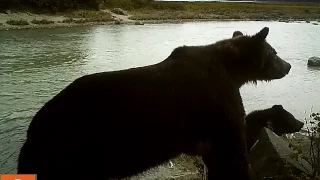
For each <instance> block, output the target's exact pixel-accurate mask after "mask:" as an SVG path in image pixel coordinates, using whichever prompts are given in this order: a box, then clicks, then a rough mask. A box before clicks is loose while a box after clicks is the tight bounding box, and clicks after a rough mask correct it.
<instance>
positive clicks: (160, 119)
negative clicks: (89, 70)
mask: <svg viewBox="0 0 320 180" xmlns="http://www.w3.org/2000/svg"><path fill="white" fill-rule="evenodd" d="M268 33H269V28H267V27H265V28H263V29H262V30H261V31H260V32H258V33H256V34H255V35H252V36H243V35H240V36H236V37H234V38H229V39H224V40H221V41H218V42H216V43H213V44H210V45H204V46H181V47H178V48H176V49H174V50H173V51H172V53H171V54H170V55H169V56H168V57H167V58H166V59H165V60H163V61H162V62H160V63H157V64H153V65H149V66H144V67H138V68H131V69H126V70H119V71H112V72H102V73H96V74H91V75H85V76H83V77H80V78H78V79H76V80H75V81H74V82H72V83H71V84H70V85H68V86H67V87H66V88H65V89H63V90H62V91H61V92H60V93H58V94H57V95H56V96H55V97H53V98H52V99H51V100H49V101H48V102H47V103H46V104H45V105H44V106H43V107H42V108H41V109H40V110H39V111H38V112H37V113H36V115H35V116H34V118H33V120H32V121H31V123H30V125H29V129H28V131H27V139H26V142H25V143H24V144H23V146H22V148H21V150H20V155H19V159H18V173H19V174H22V173H34V174H37V175H38V179H39V180H45V179H70V178H71V179H88V178H90V179H108V178H125V177H129V176H132V175H134V174H137V173H139V172H142V171H144V170H146V169H148V168H149V167H153V166H156V165H159V164H161V163H163V162H165V161H167V160H169V159H171V158H173V157H176V156H177V155H179V154H181V153H186V154H190V155H200V156H202V158H203V161H204V162H205V164H206V166H207V168H208V179H209V180H213V179H215V180H221V179H224V180H234V179H243V180H249V179H250V177H249V173H248V163H247V159H246V154H247V149H246V141H245V128H244V127H245V126H244V118H245V111H244V107H243V104H242V99H241V95H240V92H239V88H240V87H241V86H242V85H244V84H245V83H247V82H256V81H258V80H266V81H270V80H273V79H280V78H283V77H284V76H286V75H287V74H288V73H289V71H290V68H291V65H290V64H289V63H287V62H286V61H284V60H282V59H281V58H280V57H278V56H277V53H276V51H275V50H274V48H272V46H271V45H269V44H268V43H267V41H266V40H265V39H266V37H267V35H268ZM222 128H226V129H228V133H226V134H225V135H224V136H223V138H221V133H222V132H221V131H219V129H222ZM201 144H206V145H205V146H201ZM63 174H65V175H64V176H62V175H63Z"/></svg>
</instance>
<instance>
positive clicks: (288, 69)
mask: <svg viewBox="0 0 320 180" xmlns="http://www.w3.org/2000/svg"><path fill="white" fill-rule="evenodd" d="M283 65H284V71H285V73H286V75H287V74H289V72H290V70H291V64H289V63H287V62H286V61H283Z"/></svg>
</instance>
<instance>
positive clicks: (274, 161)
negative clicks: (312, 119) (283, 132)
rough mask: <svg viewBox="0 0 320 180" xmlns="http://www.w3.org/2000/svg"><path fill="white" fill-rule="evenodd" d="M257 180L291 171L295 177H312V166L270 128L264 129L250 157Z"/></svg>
mask: <svg viewBox="0 0 320 180" xmlns="http://www.w3.org/2000/svg"><path fill="white" fill-rule="evenodd" d="M248 161H249V163H250V164H251V166H252V170H253V171H254V173H255V176H256V177H257V178H262V177H275V176H277V175H279V174H284V173H285V172H288V171H290V173H292V174H294V175H301V174H302V173H305V174H308V175H311V174H312V167H311V165H310V164H309V163H308V162H307V161H305V160H304V159H302V158H301V155H299V154H297V152H295V151H293V150H292V149H291V148H290V147H289V143H288V142H286V141H285V140H283V139H282V138H280V137H279V136H277V135H276V134H275V133H274V132H272V131H271V130H270V129H268V128H263V129H262V130H261V133H260V135H259V138H258V141H257V143H256V144H255V145H254V146H253V147H252V150H251V151H250V153H249V155H248Z"/></svg>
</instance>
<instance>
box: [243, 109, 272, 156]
mask: <svg viewBox="0 0 320 180" xmlns="http://www.w3.org/2000/svg"><path fill="white" fill-rule="evenodd" d="M272 116H273V112H272V109H271V108H269V109H265V110H258V111H253V112H251V113H249V114H248V115H247V116H246V118H245V120H246V131H247V133H246V134H247V147H248V150H250V149H251V147H252V146H253V145H254V143H255V142H256V140H257V138H258V136H259V134H260V132H261V130H262V128H264V127H266V123H267V121H268V120H270V119H271V117H272Z"/></svg>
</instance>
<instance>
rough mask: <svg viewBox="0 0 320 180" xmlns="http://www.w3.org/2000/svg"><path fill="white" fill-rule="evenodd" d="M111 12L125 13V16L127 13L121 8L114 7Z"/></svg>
mask: <svg viewBox="0 0 320 180" xmlns="http://www.w3.org/2000/svg"><path fill="white" fill-rule="evenodd" d="M111 12H113V13H115V14H119V15H125V16H127V15H128V13H127V12H126V11H125V10H123V9H121V8H114V9H112V10H111Z"/></svg>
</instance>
